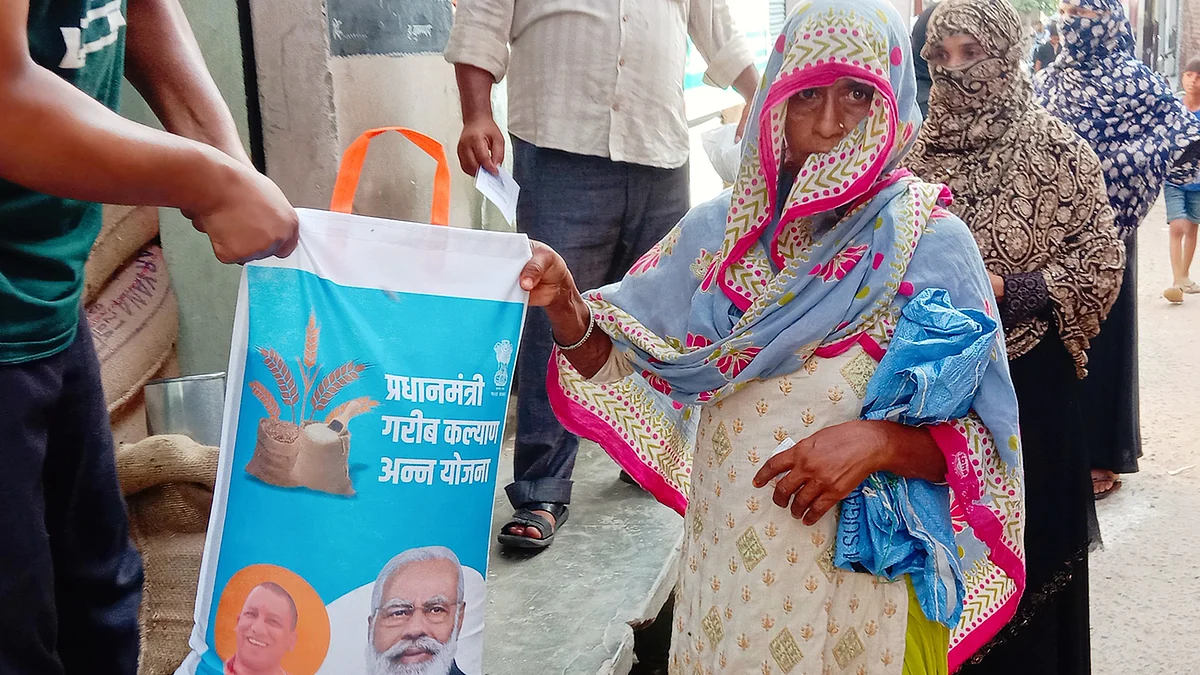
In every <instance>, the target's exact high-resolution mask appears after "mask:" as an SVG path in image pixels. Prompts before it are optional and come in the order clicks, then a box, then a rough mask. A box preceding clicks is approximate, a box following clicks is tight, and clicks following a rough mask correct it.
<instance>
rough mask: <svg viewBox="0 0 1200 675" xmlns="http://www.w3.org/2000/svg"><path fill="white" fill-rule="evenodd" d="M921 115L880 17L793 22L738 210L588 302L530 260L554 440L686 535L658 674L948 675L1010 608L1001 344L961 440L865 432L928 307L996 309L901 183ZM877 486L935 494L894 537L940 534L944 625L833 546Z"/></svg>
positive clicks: (842, 546)
mask: <svg viewBox="0 0 1200 675" xmlns="http://www.w3.org/2000/svg"><path fill="white" fill-rule="evenodd" d="M915 92H916V84H915V78H914V75H913V59H912V55H911V52H910V48H909V41H908V36H907V31H906V30H905V27H904V23H903V22H902V21H901V19H900V17H899V16H898V15H897V13H896V12H895V10H894V9H893V8H892V6H891V5H890V3H888V2H887V1H886V0H853V1H852V0H817V1H815V2H810V3H807V4H806V5H804V6H803V7H802V8H801V9H800V10H798V12H797V13H795V14H793V15H792V16H791V18H790V19H789V20H788V22H787V24H786V27H785V29H784V33H783V35H782V36H781V37H780V38H779V40H778V42H777V43H776V45H775V49H774V51H773V53H772V54H771V57H770V60H769V63H768V66H767V73H766V77H765V78H764V81H763V84H762V86H761V87H760V90H759V92H758V96H757V99H756V102H755V105H754V109H753V112H752V114H751V120H752V122H751V125H750V126H749V128H748V131H747V133H746V138H745V142H744V150H743V158H742V163H741V167H740V169H739V173H738V178H737V181H736V183H735V185H734V187H733V189H732V191H731V192H725V193H724V194H722V195H721V196H719V197H718V198H716V199H714V200H713V201H711V202H708V203H706V204H703V205H701V206H699V207H697V208H695V209H693V210H692V211H691V212H690V213H689V214H688V215H687V216H686V217H685V218H684V219H683V221H682V222H681V223H680V224H679V226H678V227H677V228H676V229H675V230H674V231H672V232H671V233H670V234H668V235H667V237H666V238H665V239H664V240H663V241H662V242H660V243H659V244H658V246H656V247H655V248H654V249H653V250H652V251H651V252H650V253H648V254H647V255H646V256H645V257H644V258H643V259H642V260H640V261H639V262H638V263H637V264H636V265H635V266H634V267H633V269H632V270H630V272H629V274H628V276H627V277H626V278H625V279H624V280H623V281H621V282H620V283H618V284H614V285H612V286H609V287H605V288H603V289H600V290H598V291H593V292H590V293H588V294H587V295H586V296H584V295H581V294H580V292H579V291H578V289H576V287H575V285H574V282H573V280H572V277H571V274H570V272H569V270H567V269H566V267H565V265H564V264H563V262H562V259H561V258H559V257H558V256H557V255H556V254H555V253H554V252H553V251H551V250H549V249H548V248H546V247H544V246H541V245H536V246H535V251H534V258H533V260H532V261H531V263H530V265H529V266H528V267H527V268H526V270H525V271H524V272H523V273H522V279H521V283H522V286H523V287H524V288H526V289H527V290H529V291H530V294H531V302H532V303H533V304H534V305H540V306H544V307H545V308H546V311H547V313H548V315H549V317H550V321H551V324H552V326H553V329H554V335H555V339H556V341H557V342H558V343H559V351H558V353H557V354H556V356H555V361H554V363H553V364H552V366H553V367H552V374H551V378H550V380H549V381H548V383H547V386H548V388H549V389H550V395H551V400H552V402H553V403H554V404H555V407H556V412H557V413H558V415H559V417H560V418H561V419H562V420H563V421H564V423H565V424H566V426H567V427H568V428H570V429H571V430H572V431H574V432H576V433H579V434H581V435H583V436H586V437H588V438H591V439H594V440H596V441H598V442H599V443H600V444H601V445H603V447H604V448H605V449H606V450H607V451H608V452H609V453H610V454H611V455H612V456H613V457H614V458H615V459H616V460H617V462H618V463H619V464H621V466H622V467H623V468H624V469H625V470H626V471H627V472H628V473H629V474H630V475H631V476H633V477H634V478H635V479H637V480H638V482H639V483H641V484H642V485H643V486H644V487H646V488H647V489H648V490H650V491H651V492H652V493H653V494H655V495H656V496H657V497H658V498H659V499H660V500H661V501H663V502H664V503H666V504H668V505H670V506H672V507H674V508H675V509H677V510H678V511H679V512H680V513H682V514H684V515H685V521H684V522H685V525H684V529H685V539H684V545H683V546H684V548H683V551H682V562H683V564H682V565H681V566H680V567H681V570H680V578H679V585H678V591H677V599H676V605H675V612H676V616H675V626H674V628H675V632H674V639H673V642H672V657H671V671H670V672H672V673H685V672H686V673H694V672H696V673H738V674H743V673H750V672H753V673H789V672H815V673H819V672H829V671H832V670H835V669H836V672H848V673H871V674H876V673H881V674H899V673H922V674H924V673H945V672H947V669H948V668H951V667H957V666H958V665H959V664H961V663H962V662H963V661H965V660H966V659H967V658H968V657H969V656H970V655H971V654H972V653H973V652H974V651H975V650H976V649H978V648H979V647H980V646H981V645H983V644H985V643H986V642H988V641H989V639H990V638H991V637H992V636H993V635H995V634H996V633H997V632H998V631H999V630H1000V628H1001V627H1002V626H1003V625H1004V624H1005V623H1006V622H1007V620H1008V619H1009V617H1011V616H1012V614H1013V612H1014V611H1015V609H1016V605H1017V602H1018V600H1019V597H1020V595H1021V591H1022V588H1023V586H1024V580H1025V579H1024V577H1025V573H1024V565H1023V558H1024V553H1023V549H1022V539H1023V537H1022V514H1023V512H1024V504H1023V485H1022V476H1021V465H1020V441H1019V439H1018V437H1017V418H1016V400H1015V395H1014V393H1013V389H1012V384H1011V381H1010V380H1009V376H1008V364H1007V362H1006V360H1005V359H1004V358H1003V349H1004V348H1003V344H1002V338H1000V337H998V336H997V337H996V338H995V339H994V340H993V339H989V341H988V342H987V344H986V345H985V350H984V351H982V352H981V356H980V359H979V362H978V363H977V366H976V367H975V368H973V369H972V370H971V371H970V380H971V382H970V384H971V387H970V392H969V393H961V394H959V395H958V397H959V398H958V399H957V400H955V401H952V403H955V404H956V405H960V408H961V411H962V412H961V413H960V414H959V415H958V416H957V417H952V418H948V419H947V420H946V421H944V422H942V423H937V424H929V425H925V426H909V425H905V424H900V423H897V422H894V421H868V420H863V419H860V412H861V411H862V409H863V404H864V401H865V400H866V399H867V398H868V391H869V390H871V389H872V386H873V385H874V384H875V382H876V380H878V379H879V378H878V377H877V376H876V364H877V361H878V360H879V359H880V358H881V357H882V358H888V357H889V356H891V355H890V354H886V355H885V352H887V350H888V349H889V348H890V347H894V346H895V344H898V343H897V342H895V341H894V340H893V337H894V335H899V332H900V331H899V329H898V328H897V327H898V325H899V326H903V325H905V324H904V322H905V321H906V320H909V312H908V311H907V310H908V309H909V308H912V307H914V306H917V305H918V299H920V298H922V297H925V296H926V295H927V294H928V293H930V292H931V291H933V292H935V293H936V294H940V295H941V296H942V297H948V298H950V299H951V300H952V302H953V305H954V308H958V309H960V310H961V311H962V312H964V313H969V314H971V315H972V316H978V317H986V316H987V314H988V313H990V312H992V311H993V310H994V303H995V300H994V297H993V294H992V290H991V285H990V283H989V281H988V277H987V272H986V270H985V269H984V267H983V264H982V261H981V260H980V258H979V253H978V250H977V248H976V246H975V243H974V241H973V240H972V238H971V234H970V231H969V230H968V229H967V228H966V226H965V225H964V224H963V223H962V222H961V221H960V220H959V219H958V218H957V217H955V216H954V215H952V214H950V213H949V212H947V211H945V210H944V209H943V208H942V204H943V203H944V201H943V200H944V199H945V198H946V197H947V195H946V192H945V189H944V187H942V186H939V185H931V184H927V183H923V182H921V181H919V180H917V179H915V178H914V177H912V176H911V174H909V173H908V172H906V171H903V170H898V169H897V167H898V166H899V164H900V162H901V161H902V159H903V158H904V156H905V153H906V152H907V149H908V147H909V146H910V145H911V143H912V141H913V139H914V138H915V136H916V131H917V125H918V123H919V121H920V113H919V111H918V110H917V108H916V104H915ZM902 310H905V311H904V314H903V316H902ZM948 313H949V314H954V313H955V312H954V311H949V312H948ZM983 322H984V323H991V325H992V326H993V327H994V326H995V323H994V321H992V320H991V319H986V318H985V319H984V320H983ZM897 350H898V348H897ZM879 375H882V376H884V379H886V378H887V375H888V369H887V368H880V369H879ZM870 476H877V477H882V478H878V479H877V480H878V482H876V483H873V485H885V486H891V485H896V484H900V485H908V484H910V483H912V482H914V481H924V483H923V484H924V485H926V486H928V487H930V488H931V489H933V490H935V491H939V490H940V502H939V501H938V500H933V503H934V504H940V505H938V506H934V507H932V508H933V509H934V510H933V511H930V510H928V508H929V506H928V503H926V504H925V505H924V506H922V505H920V504H917V503H916V502H915V501H914V502H906V501H904V500H901V503H900V504H898V506H897V510H896V511H895V512H893V513H896V514H897V515H898V516H900V517H902V518H903V517H908V516H909V515H911V514H912V513H914V512H917V511H920V510H921V509H922V508H925V509H926V510H925V511H923V513H925V514H927V515H931V516H932V518H931V519H930V520H931V521H937V520H942V521H944V522H945V523H946V527H945V532H946V537H947V539H949V540H950V542H951V545H950V546H949V547H947V548H946V549H938V550H944V551H946V552H947V553H948V554H949V558H951V559H949V560H947V559H945V557H944V556H941V555H940V554H937V553H936V552H935V553H934V554H931V555H933V556H934V557H937V558H938V562H939V564H942V563H944V564H946V565H948V566H949V567H951V568H953V569H954V570H956V574H957V575H958V578H959V579H960V582H959V583H957V584H956V582H955V581H954V578H955V577H954V576H953V575H950V574H949V573H948V574H947V577H945V578H944V579H943V580H944V581H946V582H947V583H948V584H949V585H951V586H958V592H957V594H956V595H954V596H952V597H950V602H951V604H952V606H949V607H948V608H947V607H945V606H943V607H940V608H939V607H937V606H936V603H930V602H926V600H927V599H928V598H927V596H925V595H922V591H921V590H920V588H926V589H928V586H927V585H926V582H927V581H928V580H927V579H919V578H916V575H899V576H897V577H896V578H894V579H892V580H891V581H895V583H891V582H890V581H889V579H886V578H883V577H880V576H876V575H874V574H871V573H867V572H866V571H863V569H864V568H862V567H860V566H857V565H852V564H845V563H844V562H839V560H843V559H844V557H845V554H846V553H847V551H846V549H847V548H848V547H852V546H853V544H854V543H855V542H856V540H857V539H858V537H854V538H850V537H839V536H838V535H839V532H840V529H839V527H840V526H839V522H840V520H839V519H840V518H843V517H845V516H846V515H847V514H845V513H840V511H842V509H840V508H839V506H840V505H841V504H849V503H850V501H849V500H847V498H848V497H850V496H851V493H852V492H854V493H856V495H857V497H855V498H859V497H862V496H863V494H864V493H867V490H857V488H858V487H859V485H860V484H861V483H863V481H864V480H866V479H868V477H870ZM877 494H878V493H877V492H876V491H874V490H871V492H870V495H871V496H872V498H874V496H877ZM844 500H846V501H844ZM855 503H856V504H858V503H860V502H855ZM937 509H940V511H937ZM951 524H952V525H953V527H952V528H951ZM885 534H889V535H890V534H895V532H888V533H885ZM918 596H921V597H918ZM939 597H940V600H941V601H943V602H944V601H946V600H947V598H946V597H945V596H939ZM942 610H946V611H942ZM800 664H804V667H803V668H802V669H800V670H796V668H797V666H798V665H800Z"/></svg>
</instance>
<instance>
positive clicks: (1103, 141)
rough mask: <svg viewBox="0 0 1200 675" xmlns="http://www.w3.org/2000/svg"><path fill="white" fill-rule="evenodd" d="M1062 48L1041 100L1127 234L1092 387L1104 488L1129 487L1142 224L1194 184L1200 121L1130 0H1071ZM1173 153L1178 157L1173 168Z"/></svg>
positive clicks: (1096, 473)
mask: <svg viewBox="0 0 1200 675" xmlns="http://www.w3.org/2000/svg"><path fill="white" fill-rule="evenodd" d="M1062 12H1063V16H1062V20H1061V24H1062V25H1061V34H1062V48H1061V54H1060V56H1059V58H1058V60H1057V61H1055V62H1054V64H1053V65H1051V66H1050V67H1049V68H1047V69H1045V70H1043V71H1042V72H1040V73H1038V76H1037V78H1036V79H1035V85H1034V89H1035V91H1036V96H1037V100H1038V102H1039V103H1041V104H1042V105H1043V106H1045V107H1046V109H1047V110H1049V111H1050V113H1051V114H1052V115H1054V116H1055V117H1057V118H1059V119H1060V120H1062V121H1063V122H1065V123H1066V124H1067V126H1069V127H1071V129H1072V130H1074V131H1075V132H1076V133H1078V134H1079V135H1080V136H1081V137H1082V138H1083V139H1084V140H1085V141H1087V142H1088V144H1089V145H1091V146H1092V149H1093V150H1095V151H1096V154H1097V155H1098V156H1099V157H1100V165H1101V167H1102V168H1103V170H1104V179H1105V181H1106V182H1107V184H1108V198H1109V201H1110V202H1111V204H1112V207H1113V210H1114V211H1115V212H1116V223H1117V228H1118V229H1119V230H1120V233H1121V238H1122V239H1123V240H1124V242H1125V249H1126V259H1127V264H1126V266H1125V277H1124V281H1123V283H1122V285H1121V292H1120V295H1119V296H1118V298H1117V302H1116V304H1115V305H1114V306H1113V309H1112V314H1111V315H1110V316H1109V317H1108V320H1107V321H1106V322H1105V324H1104V329H1103V330H1102V331H1101V332H1100V335H1099V336H1097V338H1096V339H1095V340H1094V341H1093V343H1092V349H1091V352H1090V355H1091V365H1090V368H1089V370H1090V371H1091V377H1089V378H1088V379H1087V380H1086V381H1085V382H1084V383H1083V386H1082V401H1083V407H1084V410H1085V411H1087V413H1088V417H1089V424H1087V425H1086V426H1085V427H1084V435H1083V441H1084V443H1085V445H1086V447H1087V448H1088V450H1089V452H1090V454H1091V464H1092V470H1093V471H1092V479H1093V482H1094V483H1095V492H1096V495H1097V497H1099V498H1103V497H1105V496H1107V495H1109V494H1111V493H1112V491H1114V490H1116V489H1117V488H1118V487H1120V481H1119V480H1117V475H1118V474H1122V473H1132V472H1135V471H1137V469H1138V463H1137V460H1138V457H1140V456H1141V454H1142V436H1141V420H1140V416H1139V414H1138V377H1137V372H1138V368H1137V285H1136V282H1137V254H1136V248H1135V244H1136V243H1137V237H1136V236H1135V235H1136V233H1137V226H1138V224H1139V223H1140V222H1141V220H1142V218H1144V217H1145V216H1146V212H1147V211H1149V210H1150V206H1151V205H1152V204H1153V203H1154V201H1155V200H1156V199H1158V195H1159V193H1160V192H1161V191H1162V188H1163V181H1164V179H1165V178H1166V177H1167V174H1168V172H1170V173H1171V178H1172V181H1173V182H1175V183H1190V182H1192V181H1194V180H1196V177H1197V174H1198V172H1200V164H1198V163H1197V158H1198V155H1200V143H1198V141H1200V120H1197V119H1196V118H1195V117H1193V116H1192V115H1190V114H1189V113H1188V111H1187V109H1185V108H1184V107H1183V105H1182V104H1181V103H1180V102H1179V100H1178V99H1176V98H1175V97H1174V96H1173V95H1172V93H1171V90H1170V88H1169V87H1168V86H1167V83H1166V82H1165V81H1164V80H1163V79H1162V77H1160V76H1159V75H1158V74H1157V73H1155V72H1154V71H1152V70H1150V68H1148V67H1146V66H1145V65H1144V64H1142V63H1141V62H1140V61H1138V60H1137V58H1136V57H1135V56H1134V38H1133V31H1132V30H1131V29H1130V26H1129V21H1128V20H1127V19H1126V18H1125V9H1124V7H1123V6H1122V4H1121V0H1066V1H1065V2H1064V3H1063V4H1062ZM1172 162H1175V164H1174V168H1173V169H1172V168H1171V167H1172Z"/></svg>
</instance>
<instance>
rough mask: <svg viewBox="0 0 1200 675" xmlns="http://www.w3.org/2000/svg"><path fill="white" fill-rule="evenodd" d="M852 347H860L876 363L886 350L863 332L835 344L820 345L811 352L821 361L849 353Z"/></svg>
mask: <svg viewBox="0 0 1200 675" xmlns="http://www.w3.org/2000/svg"><path fill="white" fill-rule="evenodd" d="M854 345H860V346H861V347H862V348H863V351H864V352H866V353H867V356H870V357H871V358H873V359H875V361H876V362H878V361H882V360H883V355H884V354H886V353H887V350H886V349H884V348H883V347H881V346H880V345H879V342H878V341H877V340H876V339H875V338H873V337H871V336H870V335H867V333H866V332H865V331H864V332H862V333H855V334H854V335H851V336H850V337H847V338H843V339H841V340H838V341H837V342H831V343H829V344H824V345H821V346H820V347H817V351H815V352H813V355H814V356H819V357H821V358H823V359H831V358H833V357H835V356H841V355H842V354H845V353H846V352H848V351H850V348H851V347H853V346H854Z"/></svg>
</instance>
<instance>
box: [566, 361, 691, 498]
mask: <svg viewBox="0 0 1200 675" xmlns="http://www.w3.org/2000/svg"><path fill="white" fill-rule="evenodd" d="M549 366H550V367H549V369H548V372H547V374H546V393H547V394H548V395H549V398H550V408H551V410H553V411H554V414H555V416H556V417H558V421H559V422H561V423H562V425H563V428H565V429H566V430H567V431H569V432H571V433H573V434H575V435H576V436H582V437H583V438H587V439H589V440H592V441H595V442H596V443H599V444H600V447H602V448H604V450H605V451H606V452H607V453H608V456H609V457H612V458H613V461H615V462H616V463H617V465H618V466H620V467H621V468H622V469H624V470H625V472H626V473H628V474H629V476H630V477H631V478H633V479H634V480H635V481H637V484H638V485H640V486H642V488H644V489H645V490H646V491H647V492H649V493H650V494H652V495H654V498H655V499H657V500H658V501H660V502H662V503H663V504H666V505H667V506H669V507H671V508H672V509H674V510H675V512H676V513H678V514H679V515H680V516H682V515H684V513H685V512H686V511H687V495H685V494H683V493H682V492H680V491H679V490H677V489H676V488H675V487H674V486H673V485H671V484H670V483H668V482H667V479H665V478H663V477H662V476H661V475H659V473H658V472H657V471H655V470H654V469H652V468H650V466H649V465H648V464H646V463H645V462H644V461H642V459H641V457H639V455H638V451H637V450H636V449H635V448H634V447H633V446H632V445H630V444H629V443H627V442H626V441H625V439H623V438H621V435H620V434H619V433H617V430H616V429H615V428H613V426H612V425H610V424H608V423H607V422H606V421H604V419H603V418H602V417H600V414H599V413H595V412H591V411H589V410H588V409H587V406H586V405H584V404H583V403H582V402H580V401H576V400H572V399H571V396H570V395H569V394H567V392H566V391H564V390H563V387H562V384H561V383H560V381H559V366H558V350H557V349H555V350H554V353H553V354H551V355H550V364H549ZM630 410H631V411H632V409H630Z"/></svg>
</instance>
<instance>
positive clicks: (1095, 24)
mask: <svg viewBox="0 0 1200 675" xmlns="http://www.w3.org/2000/svg"><path fill="white" fill-rule="evenodd" d="M1065 1H1066V3H1067V4H1070V5H1075V6H1078V7H1083V8H1085V9H1090V10H1092V11H1094V12H1097V13H1099V14H1100V18H1098V19H1087V18H1083V17H1063V25H1062V29H1061V30H1062V40H1063V48H1062V54H1061V55H1060V56H1059V58H1058V59H1057V60H1056V61H1055V62H1054V63H1053V64H1052V65H1051V66H1050V67H1048V68H1046V69H1045V70H1043V71H1042V72H1040V73H1038V75H1037V77H1036V78H1035V79H1034V90H1035V93H1036V95H1037V101H1038V103H1040V104H1042V105H1043V106H1045V107H1046V109H1047V110H1049V111H1050V113H1051V114H1053V115H1054V116H1055V117H1057V118H1059V119H1060V120H1062V121H1063V122H1066V123H1067V125H1068V126H1070V127H1071V128H1072V129H1073V130H1075V132H1076V133H1078V134H1079V135H1080V136H1081V137H1082V138H1083V139H1084V140H1085V141H1087V142H1088V144H1089V145H1091V146H1092V149H1093V150H1095V151H1096V154H1097V155H1098V156H1099V157H1100V164H1101V166H1102V167H1103V169H1104V178H1105V181H1106V182H1107V183H1108V198H1109V201H1110V202H1111V203H1112V207H1113V210H1114V211H1116V214H1117V227H1118V229H1120V231H1121V234H1122V235H1123V236H1124V235H1127V234H1128V233H1129V232H1131V231H1132V230H1133V229H1134V228H1136V227H1137V226H1138V224H1139V223H1140V222H1141V220H1142V218H1144V217H1145V216H1146V213H1147V212H1149V210H1150V207H1151V206H1152V205H1153V204H1154V201H1155V200H1156V199H1158V195H1159V193H1161V192H1162V186H1163V181H1164V180H1165V179H1166V178H1167V177H1168V176H1169V177H1170V180H1171V181H1172V182H1174V183H1177V184H1180V185H1185V184H1188V183H1191V182H1194V181H1195V180H1196V179H1197V177H1200V154H1198V153H1200V120H1197V119H1196V118H1195V116H1193V115H1192V114H1191V113H1190V112H1188V110H1187V108H1185V107H1184V105H1183V103H1182V102H1180V101H1179V100H1178V99H1177V98H1176V97H1175V96H1174V94H1173V93H1172V92H1171V89H1170V87H1169V86H1168V85H1167V82H1166V80H1164V79H1163V78H1162V76H1160V75H1159V74H1158V73H1156V72H1154V71H1153V70H1151V69H1150V68H1149V67H1147V66H1146V65H1145V64H1143V63H1142V62H1141V61H1139V60H1138V59H1137V57H1136V56H1135V55H1134V39H1133V31H1132V29H1131V28H1130V25H1129V20H1128V19H1126V18H1125V7H1124V5H1122V3H1121V0H1065ZM1185 155H1186V156H1185Z"/></svg>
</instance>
